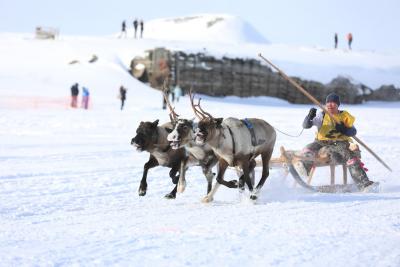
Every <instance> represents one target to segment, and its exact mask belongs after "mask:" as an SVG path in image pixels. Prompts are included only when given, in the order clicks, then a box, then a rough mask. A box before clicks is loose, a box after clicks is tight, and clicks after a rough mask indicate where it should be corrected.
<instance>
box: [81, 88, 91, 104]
mask: <svg viewBox="0 0 400 267" xmlns="http://www.w3.org/2000/svg"><path fill="white" fill-rule="evenodd" d="M89 95H90V93H89V89H88V88H86V87H85V86H83V87H82V104H81V108H84V109H88V108H89Z"/></svg>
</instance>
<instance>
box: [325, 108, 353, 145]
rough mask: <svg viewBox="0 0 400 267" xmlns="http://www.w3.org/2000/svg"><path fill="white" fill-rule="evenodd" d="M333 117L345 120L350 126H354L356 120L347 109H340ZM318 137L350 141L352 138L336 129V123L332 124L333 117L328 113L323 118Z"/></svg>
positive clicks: (346, 124) (341, 120) (345, 123)
mask: <svg viewBox="0 0 400 267" xmlns="http://www.w3.org/2000/svg"><path fill="white" fill-rule="evenodd" d="M333 117H335V118H337V119H338V120H339V121H340V122H343V123H344V125H345V126H346V127H348V128H350V127H352V126H353V123H354V121H355V118H354V117H353V116H352V115H350V113H348V112H347V111H339V113H338V114H335V115H333ZM317 139H318V140H321V141H322V140H323V141H327V140H337V141H349V142H350V141H351V140H352V139H351V137H349V136H347V135H343V134H341V133H339V132H338V131H336V129H335V124H334V123H333V124H332V121H331V118H330V117H329V115H327V114H325V115H324V118H323V119H322V125H321V128H320V129H319V131H318V133H317Z"/></svg>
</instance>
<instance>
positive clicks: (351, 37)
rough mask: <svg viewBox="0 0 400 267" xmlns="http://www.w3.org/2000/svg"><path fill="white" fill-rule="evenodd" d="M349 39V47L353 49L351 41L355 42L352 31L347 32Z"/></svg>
mask: <svg viewBox="0 0 400 267" xmlns="http://www.w3.org/2000/svg"><path fill="white" fill-rule="evenodd" d="M347 41H348V42H349V49H350V50H351V43H352V42H353V34H351V32H349V33H348V34H347Z"/></svg>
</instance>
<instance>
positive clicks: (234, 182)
mask: <svg viewBox="0 0 400 267" xmlns="http://www.w3.org/2000/svg"><path fill="white" fill-rule="evenodd" d="M238 186H239V183H238V181H237V180H232V181H229V182H228V187H229V188H238Z"/></svg>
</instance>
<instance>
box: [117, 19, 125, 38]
mask: <svg viewBox="0 0 400 267" xmlns="http://www.w3.org/2000/svg"><path fill="white" fill-rule="evenodd" d="M122 36H125V38H126V23H125V20H124V21H123V22H122V26H121V35H120V36H119V37H120V38H121V37H122Z"/></svg>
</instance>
